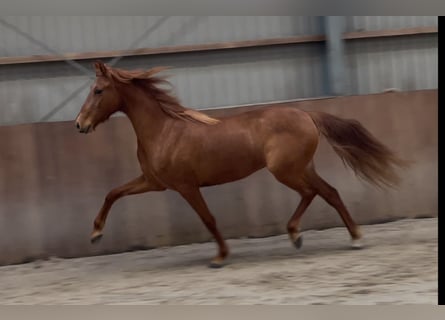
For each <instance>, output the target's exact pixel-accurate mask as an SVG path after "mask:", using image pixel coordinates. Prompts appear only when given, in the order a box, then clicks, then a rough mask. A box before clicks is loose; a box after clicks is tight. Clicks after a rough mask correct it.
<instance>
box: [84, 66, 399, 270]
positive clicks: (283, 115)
mask: <svg viewBox="0 0 445 320" xmlns="http://www.w3.org/2000/svg"><path fill="white" fill-rule="evenodd" d="M94 68H95V71H96V79H95V82H94V84H93V85H92V86H91V91H90V93H89V95H88V97H87V98H86V101H85V103H84V104H83V106H82V109H81V110H80V113H79V115H78V116H77V118H76V126H77V128H78V129H79V131H80V132H82V133H88V132H91V131H92V130H94V128H95V127H96V126H97V125H98V124H100V123H101V122H103V121H105V120H107V119H108V118H109V117H110V115H112V114H113V113H115V112H117V111H121V112H123V113H125V114H126V115H127V116H128V118H129V119H130V121H131V123H132V125H133V128H134V131H135V133H136V136H137V145H138V148H137V157H138V160H139V163H140V167H141V171H142V174H141V175H140V176H139V177H137V178H136V179H134V180H132V181H130V182H128V183H126V184H124V185H122V186H120V187H118V188H115V189H113V190H111V191H110V192H109V193H108V194H107V196H106V197H105V201H104V203H103V206H102V208H101V209H100V211H99V213H98V215H97V217H96V218H95V220H94V230H93V233H92V235H91V241H92V242H95V241H97V240H98V239H100V238H101V237H102V230H103V228H104V225H105V220H106V218H107V215H108V212H109V210H110V208H111V206H112V204H113V203H114V202H115V201H116V200H117V199H119V198H121V197H123V196H127V195H133V194H139V193H144V192H147V191H162V190H166V189H171V190H175V191H177V192H179V193H180V194H181V196H182V197H184V199H185V200H186V201H187V202H188V203H189V204H190V206H191V207H192V208H193V209H194V210H195V211H196V213H197V214H198V215H199V217H200V218H201V220H202V222H203V223H204V224H205V226H206V227H207V228H208V230H209V231H210V232H211V233H212V235H213V236H214V237H215V240H216V242H217V244H218V249H219V250H218V254H217V256H216V257H215V258H213V259H212V260H211V263H210V266H212V267H220V266H222V264H223V261H224V259H225V258H226V257H227V255H228V253H229V250H228V247H227V244H226V243H225V241H224V239H223V237H222V235H221V233H220V232H219V230H218V228H217V225H216V221H215V218H214V217H213V216H212V214H211V213H210V211H209V209H208V207H207V205H206V203H205V201H204V199H203V197H202V195H201V192H200V187H204V186H210V185H218V184H222V183H226V182H231V181H235V180H239V179H242V178H245V177H247V176H249V175H250V174H252V173H253V172H255V171H257V170H260V169H262V168H264V167H266V168H267V169H268V170H269V171H270V172H271V173H272V174H273V175H274V176H275V178H276V179H277V180H278V181H280V182H281V183H283V184H285V185H286V186H288V187H289V188H292V189H293V190H295V191H297V192H298V193H299V194H300V195H301V201H300V203H299V205H298V207H297V209H296V210H295V212H294V214H293V215H292V217H291V218H290V220H289V222H288V224H287V230H288V233H289V237H290V239H291V241H292V242H293V243H294V245H295V246H296V247H297V248H299V247H300V246H301V244H302V236H301V234H300V232H299V223H300V219H301V217H302V215H303V213H304V212H305V210H306V208H307V207H308V206H309V204H310V203H311V201H312V200H313V199H314V197H315V196H316V195H319V196H321V197H322V198H323V199H324V200H326V201H327V202H328V203H329V204H330V205H331V206H332V207H334V208H335V209H336V210H337V212H338V214H339V215H340V217H341V218H342V220H343V222H344V223H345V225H346V227H347V229H348V231H349V234H350V235H351V237H352V241H353V245H358V246H359V244H358V243H357V240H359V239H360V238H361V233H360V230H359V227H358V226H357V225H356V223H355V222H354V220H353V219H352V218H351V216H350V214H349V212H348V210H347V209H346V207H345V205H344V204H343V202H342V200H341V199H340V196H339V194H338V192H337V190H336V189H335V188H333V187H332V186H330V185H329V184H328V183H327V182H326V181H325V180H323V179H322V178H321V177H320V176H319V175H318V174H317V173H316V171H315V168H314V164H313V157H314V153H315V151H316V149H317V145H318V142H319V136H320V134H322V135H323V136H325V137H326V138H327V140H328V141H329V143H330V144H331V145H332V147H333V148H334V150H335V151H336V152H337V154H338V155H339V156H340V157H341V159H342V160H343V161H344V162H345V163H346V164H348V165H349V166H350V167H351V168H352V169H354V171H355V172H356V174H357V175H358V176H360V177H362V178H364V179H366V180H368V181H370V182H371V183H374V184H375V185H395V184H397V182H398V176H397V175H396V174H395V171H394V169H395V167H397V166H401V165H403V161H402V160H400V159H398V158H397V157H396V156H395V155H394V154H393V152H391V151H390V150H389V149H388V148H387V147H385V146H384V145H383V144H381V143H380V142H379V141H377V140H376V139H375V138H374V137H373V136H372V135H371V134H370V133H369V132H368V131H367V130H366V129H365V128H364V127H363V126H362V125H361V124H360V123H358V122H357V121H355V120H344V119H340V118H338V117H335V116H333V115H329V114H326V113H322V112H305V111H302V110H298V109H294V108H286V107H279V106H274V107H265V108H261V109H258V110H253V111H248V112H245V113H242V114H238V115H234V116H229V117H224V118H219V119H215V118H212V117H209V116H207V115H205V114H203V113H201V112H198V111H195V110H192V109H188V108H185V107H183V106H182V105H181V104H180V103H179V102H178V100H177V99H176V98H175V97H174V96H173V95H171V94H170V93H169V91H167V90H166V89H165V88H163V87H161V86H160V85H162V84H166V83H167V84H168V82H167V81H166V80H165V79H164V78H162V77H159V76H155V75H156V74H157V73H158V72H160V71H162V70H164V69H165V68H164V67H158V68H153V69H151V70H148V71H144V70H134V71H127V70H122V69H118V68H112V67H110V66H107V65H106V64H104V63H102V62H96V63H95V64H94Z"/></svg>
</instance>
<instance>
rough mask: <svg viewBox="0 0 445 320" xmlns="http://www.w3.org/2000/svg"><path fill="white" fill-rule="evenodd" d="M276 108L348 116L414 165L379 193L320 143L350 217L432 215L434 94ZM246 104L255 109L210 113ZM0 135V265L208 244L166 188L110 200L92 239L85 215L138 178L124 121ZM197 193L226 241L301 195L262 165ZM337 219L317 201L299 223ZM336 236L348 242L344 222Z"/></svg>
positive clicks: (273, 226) (274, 230)
mask: <svg viewBox="0 0 445 320" xmlns="http://www.w3.org/2000/svg"><path fill="white" fill-rule="evenodd" d="M286 104H287V105H289V106H295V107H298V108H301V109H305V110H320V111H325V112H328V113H330V114H333V115H337V116H340V117H343V118H353V119H356V120H358V121H360V122H361V123H362V124H363V125H364V126H365V127H366V128H367V129H368V130H369V131H370V132H371V133H372V134H373V135H375V136H376V137H377V138H378V139H379V140H380V141H382V142H383V143H384V144H386V145H387V146H388V147H390V148H391V149H393V150H394V151H395V152H396V153H397V154H399V155H400V156H401V157H402V158H405V159H407V160H412V161H414V163H413V165H412V166H411V167H410V168H409V169H408V170H406V171H404V172H402V174H401V176H402V177H403V181H402V184H401V186H400V188H399V189H395V190H379V189H377V188H375V187H373V186H371V185H369V184H367V183H365V182H362V181H361V180H359V179H357V178H356V177H355V176H354V173H353V172H352V171H351V170H350V169H348V168H346V167H344V165H343V164H342V162H341V160H340V159H339V158H338V157H337V156H336V155H335V153H334V151H333V150H332V149H331V147H330V146H329V145H328V144H327V143H326V140H325V139H324V138H322V139H321V144H320V146H319V148H318V151H317V153H316V158H315V163H316V167H317V170H318V171H319V173H320V175H321V176H322V177H324V178H325V179H326V180H327V181H328V182H329V183H331V184H332V185H334V186H335V187H336V188H337V189H338V191H339V192H340V195H341V196H342V198H343V200H344V202H345V204H346V205H347V207H348V208H349V209H350V212H351V214H352V216H353V218H354V219H355V220H356V221H357V222H358V223H359V224H371V223H376V222H383V221H389V220H395V219H401V218H414V217H436V216H437V212H438V210H437V90H421V91H413V92H396V93H394V92H391V93H383V94H375V95H363V96H351V97H339V98H332V99H319V100H307V101H300V102H292V103H286ZM257 107H259V106H257ZM249 108H255V106H253V107H242V108H230V109H218V110H211V111H208V114H210V115H212V116H218V115H224V114H229V113H235V112H241V111H244V110H246V109H249ZM0 135H1V137H2V138H1V139H0V150H1V156H0V168H1V174H0V186H1V188H0V199H1V206H0V210H1V212H0V213H1V214H0V219H1V220H2V221H1V223H0V226H1V233H0V252H1V254H0V264H10V263H20V262H23V261H27V260H29V259H33V258H38V257H46V256H60V257H77V256H87V255H94V254H103V253H112V252H121V251H128V250H134V249H139V248H149V247H157V246H164V245H177V244H184V243H192V242H201V241H207V240H210V239H211V235H210V234H209V233H208V231H207V230H206V228H205V227H204V226H203V225H202V223H201V221H200V220H199V218H198V217H197V216H196V214H195V213H194V211H193V210H192V209H191V208H190V207H189V205H188V204H187V203H186V202H185V201H184V200H183V199H182V198H181V197H180V196H179V195H178V194H176V193H174V192H171V191H167V192H161V193H160V192H154V193H148V194H142V195H138V196H130V197H127V198H123V199H120V200H119V201H118V202H116V204H115V205H114V206H113V208H112V210H111V212H110V216H109V218H108V221H107V225H106V226H105V229H104V237H103V239H102V240H101V243H100V244H98V245H91V244H90V237H89V236H90V231H91V226H92V222H93V219H94V217H95V215H96V213H97V210H98V209H99V207H100V205H101V203H102V201H103V199H104V197H105V195H106V193H107V192H108V190H109V189H111V188H112V187H115V186H118V185H121V184H122V183H124V182H126V181H128V180H129V179H131V178H133V177H134V176H137V175H138V174H139V173H140V169H139V167H138V162H137V159H136V139H135V136H134V133H133V130H132V128H131V125H130V123H129V121H128V119H126V118H121V117H119V118H112V119H111V120H110V121H109V122H108V123H106V124H105V125H102V126H101V127H99V128H98V129H97V131H96V133H95V134H94V135H88V136H85V135H79V134H78V133H77V132H76V130H75V128H74V124H73V122H52V123H39V124H26V125H17V126H3V127H0ZM202 190H203V195H204V197H205V198H206V200H207V203H208V205H209V207H210V209H211V211H212V213H213V214H214V216H215V217H216V219H217V222H218V225H219V226H220V229H221V231H222V233H223V235H224V236H225V237H226V238H234V237H244V236H252V237H262V236H268V235H276V234H282V233H286V223H287V221H288V219H289V217H290V216H291V215H292V213H293V212H294V210H295V208H296V206H297V204H298V201H299V195H298V194H297V193H296V192H294V191H292V190H290V189H288V188H287V187H285V186H283V185H281V184H280V183H279V182H277V181H276V180H275V179H274V178H273V177H272V176H271V174H270V173H268V172H267V171H266V170H262V171H260V172H257V173H255V174H253V175H252V176H250V177H248V178H246V179H244V180H241V181H237V182H233V183H229V184H225V185H221V186H216V187H208V188H203V189H202ZM335 226H343V223H342V221H341V220H340V218H339V216H338V215H337V214H336V213H335V211H334V209H333V208H331V207H330V206H329V205H328V204H326V203H325V202H324V201H322V200H321V199H319V198H316V199H315V200H314V202H313V203H312V204H311V206H310V207H309V208H308V212H307V213H306V214H305V215H304V217H303V220H302V228H303V229H314V228H329V227H335ZM364 236H365V238H366V234H364ZM344 241H345V244H346V243H347V242H348V241H349V236H348V234H347V231H346V229H345V236H344ZM211 254H212V252H209V255H211Z"/></svg>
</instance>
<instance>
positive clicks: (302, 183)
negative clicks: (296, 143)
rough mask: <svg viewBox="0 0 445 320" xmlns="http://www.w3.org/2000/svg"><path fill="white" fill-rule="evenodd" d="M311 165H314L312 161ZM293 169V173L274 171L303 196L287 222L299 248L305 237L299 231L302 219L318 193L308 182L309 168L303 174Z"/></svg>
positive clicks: (279, 178)
mask: <svg viewBox="0 0 445 320" xmlns="http://www.w3.org/2000/svg"><path fill="white" fill-rule="evenodd" d="M309 166H312V163H311V164H310V165H309ZM293 171H294V172H293V174H292V173H289V172H277V171H275V172H272V173H273V175H274V176H275V178H276V179H277V180H278V181H280V182H281V183H283V184H284V185H286V186H288V187H289V188H291V189H294V190H295V191H297V192H298V193H299V194H300V196H301V200H300V203H299V204H298V206H297V209H296V210H295V212H294V214H293V215H292V217H291V218H290V219H289V221H288V223H287V232H288V234H289V238H290V240H291V241H292V243H293V244H294V245H295V247H296V248H297V249H299V248H300V247H301V245H302V243H303V238H302V236H301V233H300V231H299V225H300V220H301V217H302V216H303V214H304V213H305V211H306V209H307V208H308V207H309V205H310V204H311V202H312V200H313V199H314V198H315V196H316V195H317V192H316V190H315V189H314V188H313V187H312V186H311V184H310V183H308V173H309V169H306V170H304V172H303V174H301V173H300V172H295V170H293ZM298 171H300V170H298Z"/></svg>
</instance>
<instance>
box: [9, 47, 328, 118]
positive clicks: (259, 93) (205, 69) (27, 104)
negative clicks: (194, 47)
mask: <svg viewBox="0 0 445 320" xmlns="http://www.w3.org/2000/svg"><path fill="white" fill-rule="evenodd" d="M322 54H323V45H322V44H320V43H312V44H305V45H285V46H278V47H262V48H248V49H237V50H229V51H212V52H195V53H185V54H169V55H156V56H148V57H147V56H145V57H144V56H139V57H131V58H124V59H122V60H121V61H120V62H119V63H118V65H117V66H118V67H122V68H128V69H136V68H151V67H153V66H159V65H169V66H172V67H173V69H172V70H171V71H169V74H171V75H172V77H171V79H170V81H171V82H172V84H173V86H174V92H175V93H176V95H177V96H178V97H179V98H180V100H181V101H182V103H183V104H184V105H186V106H189V107H192V108H196V109H202V108H212V107H219V106H230V105H239V104H247V103H260V102H268V101H276V100H288V99H296V98H305V97H315V96H320V95H322V94H323V92H322V91H321V89H322V88H321V87H322V86H321V83H322V71H323V70H322V59H323V57H322ZM89 64H90V63H89V62H82V65H84V66H85V67H87V68H91V66H90V65H89ZM85 81H88V77H85V76H84V75H82V74H81V73H80V71H78V70H77V69H74V68H72V67H71V66H69V65H67V64H66V63H63V62H57V63H42V64H28V65H9V66H0V96H1V98H2V108H1V109H0V124H12V123H22V122H34V121H38V120H39V119H40V118H41V117H42V116H43V115H45V114H46V113H48V112H49V111H50V110H52V109H53V108H55V107H56V106H58V105H59V104H60V103H62V102H63V101H64V100H65V99H66V98H67V97H68V96H69V95H70V94H71V93H72V92H73V91H75V90H76V89H77V88H78V87H80V86H81V85H82V84H83V83H85ZM87 90H88V89H85V90H83V91H82V92H81V93H79V94H78V95H77V96H76V97H75V98H73V99H72V100H71V101H69V102H68V103H67V104H66V107H64V108H63V109H61V111H60V112H58V113H57V114H56V115H55V116H54V117H53V118H52V119H51V120H72V119H73V118H74V117H75V116H76V114H77V112H78V111H79V109H80V106H81V104H82V102H83V101H84V99H85V97H86V94H87Z"/></svg>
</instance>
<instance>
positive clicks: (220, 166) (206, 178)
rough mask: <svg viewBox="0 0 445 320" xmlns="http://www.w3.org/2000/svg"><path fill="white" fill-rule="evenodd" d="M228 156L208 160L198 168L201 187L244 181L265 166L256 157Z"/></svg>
mask: <svg viewBox="0 0 445 320" xmlns="http://www.w3.org/2000/svg"><path fill="white" fill-rule="evenodd" d="M227 155H228V156H224V157H220V158H216V159H215V158H214V159H208V161H206V162H204V163H201V165H200V168H198V177H199V182H200V185H201V186H210V185H217V184H223V183H227V182H232V181H236V180H239V179H243V178H245V177H247V176H249V175H251V174H252V173H254V172H255V171H258V170H260V169H261V168H263V167H264V166H265V163H264V160H263V159H260V157H258V156H255V155H248V154H244V155H237V154H232V156H230V154H227Z"/></svg>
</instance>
